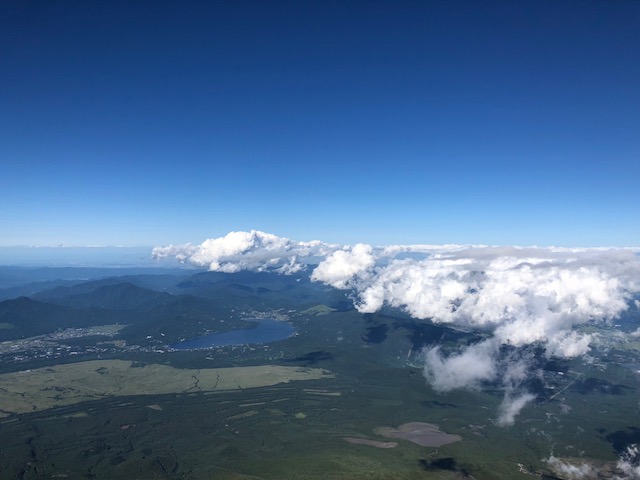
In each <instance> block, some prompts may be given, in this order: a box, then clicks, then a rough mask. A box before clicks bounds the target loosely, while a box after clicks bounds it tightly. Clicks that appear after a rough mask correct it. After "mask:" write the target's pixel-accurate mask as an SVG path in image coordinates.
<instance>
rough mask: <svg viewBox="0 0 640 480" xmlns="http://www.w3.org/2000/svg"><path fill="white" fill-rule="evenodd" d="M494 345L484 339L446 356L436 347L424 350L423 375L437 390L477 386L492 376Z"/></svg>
mask: <svg viewBox="0 0 640 480" xmlns="http://www.w3.org/2000/svg"><path fill="white" fill-rule="evenodd" d="M496 348H497V345H496V344H495V342H492V341H490V340H487V341H484V342H480V343H477V344H475V345H471V346H470V347H467V348H466V349H464V350H462V351H461V352H457V353H454V354H451V355H448V356H445V355H443V354H442V352H441V347H439V346H436V347H432V348H429V349H426V350H425V351H424V362H425V364H424V376H425V378H426V379H427V381H428V382H429V383H430V384H431V386H432V387H433V388H434V389H435V390H437V391H439V392H446V391H449V390H455V389H457V388H478V387H479V386H480V384H481V383H482V382H484V381H489V380H493V379H494V378H495V377H496V374H497V371H496V364H495V361H494V357H495V355H496Z"/></svg>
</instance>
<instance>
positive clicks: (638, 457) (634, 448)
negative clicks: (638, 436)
mask: <svg viewBox="0 0 640 480" xmlns="http://www.w3.org/2000/svg"><path fill="white" fill-rule="evenodd" d="M616 467H617V469H618V470H619V471H620V475H616V476H615V477H614V480H639V479H640V448H639V447H638V445H636V444H633V445H629V446H628V447H627V448H626V450H625V451H624V452H623V453H622V455H620V459H619V460H618V463H617V465H616Z"/></svg>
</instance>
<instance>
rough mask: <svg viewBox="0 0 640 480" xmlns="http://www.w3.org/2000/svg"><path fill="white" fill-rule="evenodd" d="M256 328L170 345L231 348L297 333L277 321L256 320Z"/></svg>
mask: <svg viewBox="0 0 640 480" xmlns="http://www.w3.org/2000/svg"><path fill="white" fill-rule="evenodd" d="M255 321H256V322H257V323H258V325H256V326H255V327H249V328H241V329H238V330H230V331H228V332H220V333H212V334H210V335H204V336H202V337H197V338H192V339H190V340H184V341H183V342H178V343H174V344H173V345H169V346H170V347H171V348H173V349H174V350H197V349H200V348H211V347H229V346H232V345H248V344H250V343H253V344H262V343H269V342H275V341H277V340H284V339H285V338H288V337H290V336H291V335H293V334H294V333H295V331H296V330H295V328H293V327H292V326H291V325H289V324H288V323H286V322H279V321H277V320H255Z"/></svg>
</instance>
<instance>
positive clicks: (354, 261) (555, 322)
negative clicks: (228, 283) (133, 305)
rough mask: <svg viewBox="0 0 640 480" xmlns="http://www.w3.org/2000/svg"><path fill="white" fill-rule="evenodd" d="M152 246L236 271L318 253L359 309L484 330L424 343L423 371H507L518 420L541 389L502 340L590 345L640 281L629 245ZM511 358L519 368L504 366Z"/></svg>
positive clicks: (239, 237) (243, 242)
mask: <svg viewBox="0 0 640 480" xmlns="http://www.w3.org/2000/svg"><path fill="white" fill-rule="evenodd" d="M153 255H154V256H155V257H156V258H164V257H175V258H177V259H179V260H180V261H183V262H188V263H191V264H194V265H197V266H201V267H207V268H208V269H209V270H212V271H221V272H230V273H232V272H237V271H240V270H251V271H265V270H272V271H277V272H280V273H284V274H289V273H293V272H297V271H300V270H302V269H304V268H307V267H309V265H314V264H317V266H315V268H314V269H313V270H312V271H311V273H310V275H311V279H312V280H313V281H317V282H323V283H325V284H327V285H331V286H333V287H335V288H337V289H343V290H348V291H349V292H350V293H351V294H352V297H353V298H354V302H355V306H356V308H357V309H358V310H359V311H360V312H363V313H373V312H376V311H378V310H380V309H381V308H383V307H385V306H387V307H393V308H398V309H401V310H404V311H405V312H407V313H408V314H409V315H411V316H412V317H414V318H416V319H425V320H428V321H431V322H434V323H439V324H447V325H452V326H456V327H461V328H465V329H471V330H476V331H481V332H484V333H485V334H487V335H488V340H486V341H483V342H480V343H477V344H475V345H471V346H469V347H467V348H466V349H463V350H458V351H456V352H453V353H447V352H444V351H443V350H442V349H441V348H440V347H434V348H431V349H428V350H427V351H425V352H424V361H425V368H424V375H425V378H426V379H427V380H428V381H429V383H430V384H431V385H432V386H433V387H434V388H435V389H436V390H438V391H447V390H451V389H455V388H477V387H478V385H480V384H481V383H482V382H486V381H499V380H501V381H502V385H503V390H504V399H503V402H502V405H501V406H500V410H499V415H498V420H497V423H498V424H501V425H509V424H511V423H513V421H514V419H515V417H516V415H517V414H518V413H519V412H520V411H521V410H522V408H523V407H524V406H525V405H527V404H528V403H530V402H531V401H532V400H533V398H534V397H533V395H531V394H530V393H528V392H526V391H525V390H524V389H522V388H521V384H522V379H520V380H518V378H521V377H524V376H526V375H524V374H523V372H528V370H527V369H528V364H527V362H526V361H524V362H521V360H522V359H518V358H507V359H504V358H501V357H500V354H499V350H500V346H501V345H510V346H512V347H515V348H516V350H517V349H518V348H521V347H526V346H528V345H532V344H535V345H538V346H541V347H543V348H544V349H545V351H546V353H547V355H548V356H550V357H554V356H555V357H565V358H572V357H577V356H580V355H585V354H587V352H589V350H590V343H591V342H592V340H593V338H592V337H591V336H590V335H587V334H584V333H580V332H579V331H576V327H579V326H580V325H582V324H585V323H587V322H594V321H607V320H610V319H612V318H615V317H616V316H618V315H619V314H620V313H621V312H622V311H624V310H625V309H626V308H628V306H629V304H630V302H632V301H633V295H634V294H636V293H638V292H640V258H639V257H638V255H637V252H636V251H634V250H632V249H568V248H537V247H526V248H521V247H486V246H463V245H445V246H436V245H409V246H402V245H393V246H388V247H373V246H371V245H367V244H356V245H353V246H340V245H330V244H326V243H323V242H319V241H313V242H295V241H292V240H289V239H287V238H283V237H278V236H276V235H272V234H269V233H265V232H259V231H255V230H252V231H250V232H231V233H229V234H228V235H226V236H224V237H219V238H212V239H209V240H206V241H204V242H203V243H202V244H200V245H190V244H187V245H179V246H168V247H158V248H155V249H154V251H153ZM639 332H640V330H639ZM634 334H636V333H635V332H634ZM638 335H640V333H639V334H638ZM514 364H515V365H520V366H519V367H518V368H520V371H516V370H514V369H509V368H508V367H505V365H514Z"/></svg>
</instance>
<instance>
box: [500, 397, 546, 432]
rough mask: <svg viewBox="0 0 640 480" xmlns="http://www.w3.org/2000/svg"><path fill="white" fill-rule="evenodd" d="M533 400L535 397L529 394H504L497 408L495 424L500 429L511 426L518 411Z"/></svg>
mask: <svg viewBox="0 0 640 480" xmlns="http://www.w3.org/2000/svg"><path fill="white" fill-rule="evenodd" d="M535 398H536V396H535V395H533V394H531V393H521V394H519V395H514V394H506V395H505V396H504V398H503V399H502V403H501V404H500V407H499V408H498V419H497V421H496V423H497V424H498V425H499V426H501V427H506V426H509V425H513V424H514V422H515V418H516V416H517V415H518V414H519V413H520V410H522V409H523V408H524V407H525V406H526V405H527V404H528V403H530V402H532V401H533V400H535Z"/></svg>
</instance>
